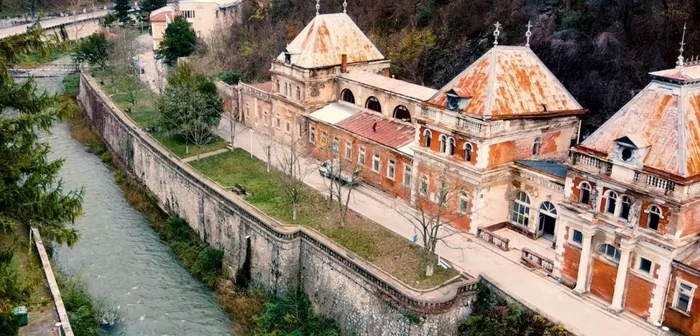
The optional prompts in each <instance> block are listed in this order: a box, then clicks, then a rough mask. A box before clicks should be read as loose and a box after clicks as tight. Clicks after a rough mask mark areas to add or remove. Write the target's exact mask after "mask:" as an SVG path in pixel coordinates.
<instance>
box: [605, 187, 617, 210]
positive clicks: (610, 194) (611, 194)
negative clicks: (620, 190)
mask: <svg viewBox="0 0 700 336" xmlns="http://www.w3.org/2000/svg"><path fill="white" fill-rule="evenodd" d="M618 198H619V195H618V194H617V192H615V191H614V190H608V191H607V192H606V193H605V209H603V210H604V211H605V213H606V214H609V215H613V216H615V214H616V213H617V206H618V203H617V200H618ZM611 201H612V202H611ZM611 204H612V212H610V205H611Z"/></svg>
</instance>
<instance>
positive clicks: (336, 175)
mask: <svg viewBox="0 0 700 336" xmlns="http://www.w3.org/2000/svg"><path fill="white" fill-rule="evenodd" d="M318 172H319V173H320V174H321V176H323V177H326V178H332V179H336V180H338V181H340V183H341V184H342V185H346V184H352V185H357V184H360V182H362V178H361V177H360V176H359V174H360V171H359V170H356V171H348V170H347V169H341V167H340V164H339V162H338V160H327V161H324V162H322V163H321V166H320V167H319V168H318Z"/></svg>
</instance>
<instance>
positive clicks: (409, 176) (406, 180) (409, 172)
mask: <svg viewBox="0 0 700 336" xmlns="http://www.w3.org/2000/svg"><path fill="white" fill-rule="evenodd" d="M412 184H413V167H411V165H410V164H405V165H403V185H404V186H405V187H406V188H410V187H411V185H412Z"/></svg>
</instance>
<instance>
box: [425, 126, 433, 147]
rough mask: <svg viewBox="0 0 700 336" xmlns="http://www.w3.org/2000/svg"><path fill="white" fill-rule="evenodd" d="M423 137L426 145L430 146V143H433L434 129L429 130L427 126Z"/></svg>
mask: <svg viewBox="0 0 700 336" xmlns="http://www.w3.org/2000/svg"><path fill="white" fill-rule="evenodd" d="M423 139H424V141H425V147H426V148H430V145H431V143H432V141H433V131H431V130H429V129H427V128H426V129H425V130H424V131H423Z"/></svg>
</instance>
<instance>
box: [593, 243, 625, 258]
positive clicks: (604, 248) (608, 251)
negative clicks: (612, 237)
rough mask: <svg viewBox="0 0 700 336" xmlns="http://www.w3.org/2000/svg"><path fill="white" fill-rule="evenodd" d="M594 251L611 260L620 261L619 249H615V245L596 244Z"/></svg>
mask: <svg viewBox="0 0 700 336" xmlns="http://www.w3.org/2000/svg"><path fill="white" fill-rule="evenodd" d="M596 251H597V252H598V253H600V255H602V256H604V257H605V258H607V259H608V260H610V261H612V262H615V263H618V262H620V250H618V249H616V248H615V246H612V245H610V244H603V245H600V246H598V249H597V250H596Z"/></svg>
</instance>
